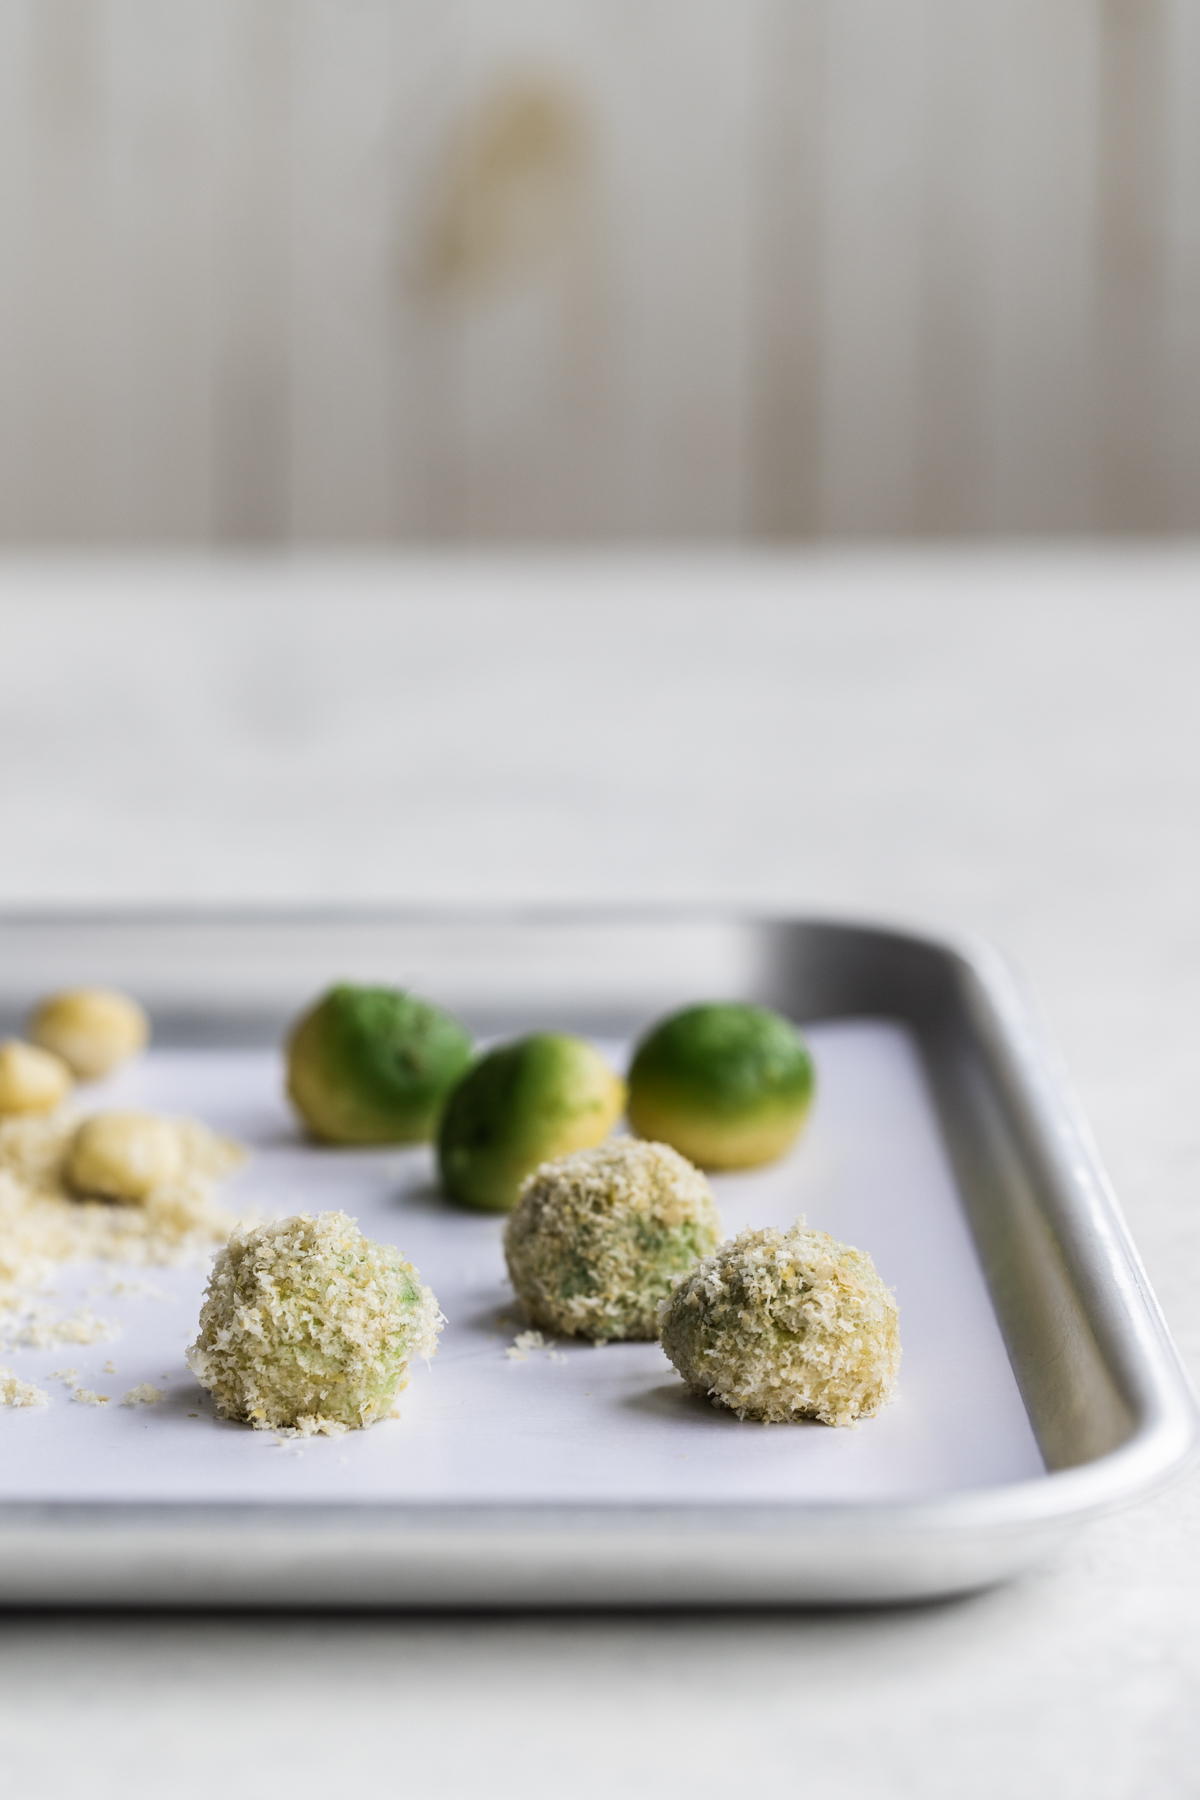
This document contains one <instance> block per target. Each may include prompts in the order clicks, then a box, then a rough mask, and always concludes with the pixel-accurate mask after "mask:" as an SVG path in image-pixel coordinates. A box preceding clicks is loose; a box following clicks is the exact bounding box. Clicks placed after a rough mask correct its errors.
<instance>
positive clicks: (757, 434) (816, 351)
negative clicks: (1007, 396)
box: [746, 0, 829, 538]
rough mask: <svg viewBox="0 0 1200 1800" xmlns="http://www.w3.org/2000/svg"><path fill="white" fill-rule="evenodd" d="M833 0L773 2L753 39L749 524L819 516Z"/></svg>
mask: <svg viewBox="0 0 1200 1800" xmlns="http://www.w3.org/2000/svg"><path fill="white" fill-rule="evenodd" d="M828 12H829V0H770V3H769V4H768V5H767V6H766V7H765V9H764V14H763V21H762V30H761V32H760V35H759V38H758V41H757V43H756V45H755V63H756V69H757V83H756V88H755V98H756V103H757V114H758V119H759V131H758V134H757V140H756V141H755V142H754V144H753V150H752V154H753V163H752V168H753V171H754V174H755V176H756V179H755V180H754V181H753V183H752V199H751V206H752V223H753V237H752V241H751V252H750V255H751V264H750V291H749V305H750V316H749V320H748V330H749V335H750V343H751V365H750V380H751V384H752V388H751V394H750V413H751V426H750V432H751V435H750V441H749V444H748V448H747V460H748V467H747V480H748V483H749V493H748V497H747V515H746V524H747V528H748V530H749V531H750V532H752V533H761V534H762V535H763V536H766V537H784V538H787V537H807V536H810V535H812V534H813V533H814V532H816V531H817V530H818V528H819V526H820V521H821V466H822V465H821V458H822V426H823V414H822V392H821V371H822V356H823V351H824V342H825V312H824V275H825V255H824V243H823V237H824V230H825V211H824V193H823V190H824V183H825V176H826V169H825V151H824V140H825V131H826V78H827V77H826V58H827V34H828Z"/></svg>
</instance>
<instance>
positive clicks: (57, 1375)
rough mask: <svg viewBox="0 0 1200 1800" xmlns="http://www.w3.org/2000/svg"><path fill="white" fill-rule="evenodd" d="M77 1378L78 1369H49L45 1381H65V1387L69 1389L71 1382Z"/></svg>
mask: <svg viewBox="0 0 1200 1800" xmlns="http://www.w3.org/2000/svg"><path fill="white" fill-rule="evenodd" d="M78 1377H79V1370H78V1369H51V1371H50V1373H49V1374H48V1375H47V1377H46V1380H47V1381H65V1382H66V1384H67V1386H68V1387H70V1385H71V1383H72V1382H73V1381H76V1380H77V1379H78Z"/></svg>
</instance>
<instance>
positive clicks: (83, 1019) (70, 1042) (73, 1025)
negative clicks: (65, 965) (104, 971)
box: [29, 988, 150, 1081]
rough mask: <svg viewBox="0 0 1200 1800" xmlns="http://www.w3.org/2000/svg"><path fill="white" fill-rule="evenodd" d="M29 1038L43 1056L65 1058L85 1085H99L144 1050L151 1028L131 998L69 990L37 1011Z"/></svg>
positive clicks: (104, 990)
mask: <svg viewBox="0 0 1200 1800" xmlns="http://www.w3.org/2000/svg"><path fill="white" fill-rule="evenodd" d="M29 1035H30V1037H31V1038H32V1039H33V1041H34V1043H35V1044H40V1045H41V1047H42V1048H43V1050H52V1051H53V1052H54V1054H55V1055H56V1056H61V1057H62V1059H63V1061H64V1062H65V1063H66V1064H67V1065H68V1067H69V1068H71V1069H73V1070H74V1072H75V1074H76V1075H77V1076H78V1077H79V1079H80V1080H81V1081H97V1080H99V1078H100V1077H101V1076H102V1075H110V1074H111V1073H112V1071H113V1070H114V1069H116V1068H119V1067H120V1065H121V1064H122V1063H123V1062H128V1061H129V1058H130V1057H131V1056H136V1055H137V1054H138V1052H139V1050H144V1049H145V1047H146V1042H147V1040H148V1038H149V1036H150V1025H149V1021H148V1020H147V1018H146V1015H145V1013H144V1012H143V1011H142V1009H141V1007H140V1006H139V1005H138V1003H137V1001H136V1000H131V999H130V998H129V996H128V995H127V994H118V993H114V992H113V991H112V990H110V989H108V988H68V989H67V990H66V991H65V992H64V993H61V994H51V995H50V997H49V998H48V999H46V1000H43V1001H42V1003H41V1005H40V1006H38V1007H36V1008H35V1010H34V1012H33V1014H32V1016H31V1017H30V1021H29Z"/></svg>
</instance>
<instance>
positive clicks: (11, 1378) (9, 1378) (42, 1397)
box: [0, 1369, 50, 1406]
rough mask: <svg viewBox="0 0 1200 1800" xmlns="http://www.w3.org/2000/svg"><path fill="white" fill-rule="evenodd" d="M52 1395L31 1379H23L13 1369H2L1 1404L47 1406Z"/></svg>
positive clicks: (0, 1376) (0, 1378) (0, 1373)
mask: <svg viewBox="0 0 1200 1800" xmlns="http://www.w3.org/2000/svg"><path fill="white" fill-rule="evenodd" d="M49 1402H50V1396H49V1394H47V1393H46V1392H45V1390H44V1389H43V1388H40V1387H34V1385H33V1383H32V1382H31V1381H22V1380H21V1378H20V1376H19V1375H16V1374H14V1372H13V1370H12V1369H0V1406H47V1405H49Z"/></svg>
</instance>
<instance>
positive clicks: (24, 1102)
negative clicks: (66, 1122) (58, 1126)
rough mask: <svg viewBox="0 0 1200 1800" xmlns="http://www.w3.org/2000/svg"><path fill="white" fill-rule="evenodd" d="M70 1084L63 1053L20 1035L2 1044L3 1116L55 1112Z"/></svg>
mask: <svg viewBox="0 0 1200 1800" xmlns="http://www.w3.org/2000/svg"><path fill="white" fill-rule="evenodd" d="M71 1087H72V1081H71V1071H70V1069H68V1067H67V1065H66V1063H65V1062H64V1061H63V1060H62V1058H61V1056H54V1055H53V1054H52V1053H51V1052H50V1051H49V1050H40V1049H39V1048H38V1047H37V1045H36V1044H23V1043H21V1041H20V1039H19V1038H8V1039H6V1041H5V1042H4V1043H2V1044H0V1116H6V1115H7V1114H9V1113H16V1114H17V1115H21V1114H25V1113H49V1112H53V1111H54V1110H55V1108H56V1107H58V1106H61V1105H62V1103H63V1101H64V1100H65V1099H66V1097H67V1095H68V1094H69V1093H70V1091H71Z"/></svg>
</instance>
